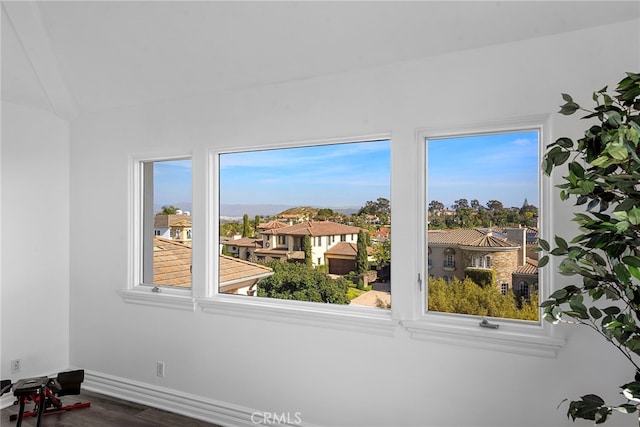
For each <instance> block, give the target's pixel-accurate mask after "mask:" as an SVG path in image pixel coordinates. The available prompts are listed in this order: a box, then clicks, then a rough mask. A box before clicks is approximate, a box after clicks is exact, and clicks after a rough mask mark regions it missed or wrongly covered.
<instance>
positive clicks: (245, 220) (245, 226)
mask: <svg viewBox="0 0 640 427" xmlns="http://www.w3.org/2000/svg"><path fill="white" fill-rule="evenodd" d="M250 229H251V227H250V226H249V215H247V214H244V215H243V216H242V237H249V234H250V233H251V232H250Z"/></svg>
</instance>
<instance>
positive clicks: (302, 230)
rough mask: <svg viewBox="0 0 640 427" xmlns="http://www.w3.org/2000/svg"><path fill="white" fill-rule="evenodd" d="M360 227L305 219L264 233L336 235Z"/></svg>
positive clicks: (347, 232)
mask: <svg viewBox="0 0 640 427" xmlns="http://www.w3.org/2000/svg"><path fill="white" fill-rule="evenodd" d="M359 231H360V228H358V227H353V226H350V225H344V224H338V223H336V222H331V221H305V222H301V223H299V224H294V225H290V226H288V227H285V228H280V229H274V230H265V231H264V234H277V235H289V236H336V235H339V234H357V233H358V232H359Z"/></svg>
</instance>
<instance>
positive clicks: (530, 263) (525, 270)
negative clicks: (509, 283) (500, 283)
mask: <svg viewBox="0 0 640 427" xmlns="http://www.w3.org/2000/svg"><path fill="white" fill-rule="evenodd" d="M513 274H538V260H537V259H531V258H527V262H526V263H525V264H524V265H521V266H520V267H518V268H517V269H516V270H515V271H514V272H513Z"/></svg>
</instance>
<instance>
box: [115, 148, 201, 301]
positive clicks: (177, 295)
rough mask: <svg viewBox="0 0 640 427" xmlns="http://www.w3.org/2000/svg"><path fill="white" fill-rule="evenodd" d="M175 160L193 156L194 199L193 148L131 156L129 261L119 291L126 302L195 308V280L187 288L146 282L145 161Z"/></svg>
mask: <svg viewBox="0 0 640 427" xmlns="http://www.w3.org/2000/svg"><path fill="white" fill-rule="evenodd" d="M172 160H191V165H192V175H191V179H192V185H191V195H192V200H193V195H194V194H193V193H194V185H193V155H192V153H191V151H187V152H184V151H183V152H172V153H158V154H153V155H132V156H130V157H129V176H128V188H129V219H128V227H127V230H128V240H129V244H128V260H129V262H128V263H127V281H126V288H125V289H121V290H120V291H119V292H118V293H119V294H120V296H121V297H122V299H123V300H124V301H125V302H127V303H132V304H141V305H148V306H154V307H164V308H172V309H178V310H186V311H195V309H196V299H195V298H194V296H193V282H192V284H191V288H188V289H185V288H178V287H171V286H161V285H155V284H153V283H145V282H144V280H143V277H144V267H143V261H144V253H143V252H144V244H143V239H144V214H145V212H144V192H145V188H146V187H147V185H145V181H146V180H148V179H149V177H148V176H147V177H146V178H145V170H144V169H145V164H147V163H155V162H162V161H172ZM192 231H193V227H192ZM192 265H193V255H192Z"/></svg>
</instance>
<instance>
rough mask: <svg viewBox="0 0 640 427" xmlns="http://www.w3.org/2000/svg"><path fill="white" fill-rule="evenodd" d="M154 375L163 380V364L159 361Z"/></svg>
mask: <svg viewBox="0 0 640 427" xmlns="http://www.w3.org/2000/svg"><path fill="white" fill-rule="evenodd" d="M156 375H158V376H159V377H160V378H164V362H162V361H160V360H158V362H157V363H156Z"/></svg>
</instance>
